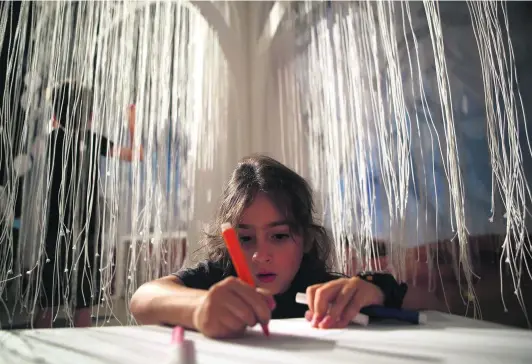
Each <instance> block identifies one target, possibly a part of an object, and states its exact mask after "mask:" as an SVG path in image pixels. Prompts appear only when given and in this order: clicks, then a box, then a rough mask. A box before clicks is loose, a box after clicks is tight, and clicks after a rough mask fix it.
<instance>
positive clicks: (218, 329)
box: [193, 277, 275, 338]
mask: <svg viewBox="0 0 532 364" xmlns="http://www.w3.org/2000/svg"><path fill="white" fill-rule="evenodd" d="M274 308H275V300H274V299H273V297H272V295H270V294H269V293H268V292H266V291H264V290H262V289H260V288H254V287H251V286H250V285H248V284H246V283H244V282H243V281H241V280H240V279H237V278H234V277H228V278H226V279H224V280H223V281H221V282H219V283H217V284H215V285H214V286H212V287H211V289H209V290H208V291H207V293H206V295H205V298H204V299H203V300H202V303H201V304H200V305H199V306H198V307H197V308H196V309H195V310H194V318H193V321H194V326H195V327H196V329H197V330H198V331H200V332H201V333H202V334H203V335H205V336H208V337H211V338H227V337H234V336H237V335H239V334H242V333H243V332H244V331H245V330H246V328H247V327H248V326H249V327H252V326H255V325H256V324H257V323H261V324H267V323H268V322H269V321H270V318H271V312H272V310H273V309H274Z"/></svg>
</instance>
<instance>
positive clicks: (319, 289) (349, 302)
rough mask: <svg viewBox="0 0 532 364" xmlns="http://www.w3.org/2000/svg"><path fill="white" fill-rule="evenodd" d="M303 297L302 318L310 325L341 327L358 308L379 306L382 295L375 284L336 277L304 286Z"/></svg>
mask: <svg viewBox="0 0 532 364" xmlns="http://www.w3.org/2000/svg"><path fill="white" fill-rule="evenodd" d="M307 300H308V307H309V310H308V311H307V312H306V314H305V318H306V319H307V320H309V321H311V322H312V326H313V327H316V328H320V329H330V328H344V327H346V326H347V325H348V324H349V322H350V321H351V319H352V318H354V317H355V316H356V315H357V314H358V313H359V312H360V309H361V308H363V307H365V306H369V305H382V304H383V302H384V294H383V293H382V291H381V289H380V288H379V287H377V286H376V285H374V284H372V283H369V282H366V281H364V280H363V279H360V278H358V277H353V278H339V279H336V280H334V281H331V282H328V283H322V284H315V285H313V286H310V287H308V288H307Z"/></svg>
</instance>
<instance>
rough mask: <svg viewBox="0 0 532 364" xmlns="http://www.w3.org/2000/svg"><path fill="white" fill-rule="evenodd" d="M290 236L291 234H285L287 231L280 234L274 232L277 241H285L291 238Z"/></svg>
mask: <svg viewBox="0 0 532 364" xmlns="http://www.w3.org/2000/svg"><path fill="white" fill-rule="evenodd" d="M289 238H290V234H285V233H280V234H274V235H273V240H277V241H284V240H286V239H289Z"/></svg>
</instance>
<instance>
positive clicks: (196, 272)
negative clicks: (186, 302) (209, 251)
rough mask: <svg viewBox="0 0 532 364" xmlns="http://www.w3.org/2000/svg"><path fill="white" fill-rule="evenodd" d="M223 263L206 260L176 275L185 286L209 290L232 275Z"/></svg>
mask: <svg viewBox="0 0 532 364" xmlns="http://www.w3.org/2000/svg"><path fill="white" fill-rule="evenodd" d="M228 268H230V267H228V266H227V264H225V263H224V262H223V261H209V260H204V261H202V262H200V263H198V264H197V265H196V266H194V267H193V268H184V269H181V270H179V271H178V272H176V273H174V275H175V276H176V277H178V278H179V279H180V280H181V281H182V282H183V284H184V285H185V286H187V287H189V288H195V289H204V290H207V289H209V288H211V286H213V285H215V284H216V283H218V282H220V281H221V280H223V279H224V278H226V277H228V276H230V275H232V274H231V270H230V269H228Z"/></svg>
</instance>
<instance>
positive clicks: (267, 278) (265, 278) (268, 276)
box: [257, 273, 277, 283]
mask: <svg viewBox="0 0 532 364" xmlns="http://www.w3.org/2000/svg"><path fill="white" fill-rule="evenodd" d="M275 278H277V274H275V273H259V274H257V279H258V280H259V281H261V282H262V283H271V282H273V281H274V280H275Z"/></svg>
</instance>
